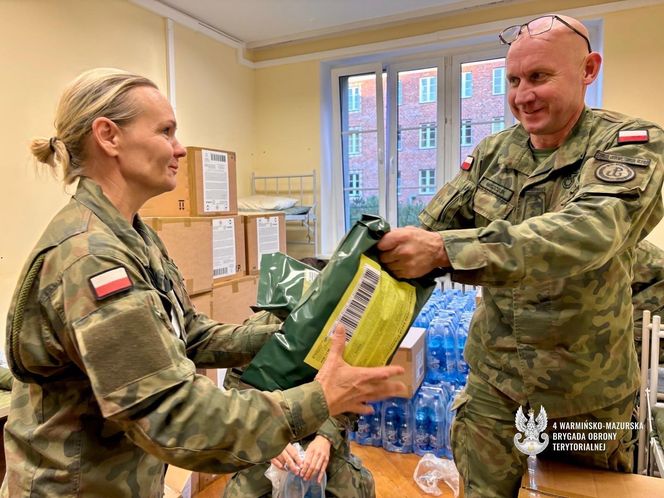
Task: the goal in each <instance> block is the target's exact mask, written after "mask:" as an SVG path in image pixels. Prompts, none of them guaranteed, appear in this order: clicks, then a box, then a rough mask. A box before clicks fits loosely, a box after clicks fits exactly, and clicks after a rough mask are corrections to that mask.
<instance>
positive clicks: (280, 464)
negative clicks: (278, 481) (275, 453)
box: [270, 457, 284, 470]
mask: <svg viewBox="0 0 664 498" xmlns="http://www.w3.org/2000/svg"><path fill="white" fill-rule="evenodd" d="M270 463H271V464H272V465H274V466H275V467H276V468H278V469H279V470H284V464H283V462H282V461H281V460H279V457H275V458H273V459H272V460H270Z"/></svg>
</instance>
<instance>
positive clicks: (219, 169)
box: [139, 147, 237, 217]
mask: <svg viewBox="0 0 664 498" xmlns="http://www.w3.org/2000/svg"><path fill="white" fill-rule="evenodd" d="M179 166H180V167H179V169H178V174H177V186H176V187H175V189H174V190H172V191H170V192H165V193H163V194H161V195H158V196H157V197H153V198H152V199H150V200H148V201H147V202H146V203H145V204H144V205H143V207H141V209H140V210H139V213H140V214H141V216H156V217H162V216H224V215H231V214H236V213H237V175H236V165H235V152H229V151H224V150H216V149H208V148H201V147H187V155H186V157H183V158H181V159H180V161H179Z"/></svg>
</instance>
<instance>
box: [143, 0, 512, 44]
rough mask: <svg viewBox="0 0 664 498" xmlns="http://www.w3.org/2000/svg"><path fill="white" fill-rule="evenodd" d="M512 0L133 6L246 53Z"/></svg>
mask: <svg viewBox="0 0 664 498" xmlns="http://www.w3.org/2000/svg"><path fill="white" fill-rule="evenodd" d="M134 1H136V0H134ZM511 1H514V0H151V1H147V2H146V1H145V0H144V1H140V0H139V1H138V2H136V3H140V4H143V5H144V6H146V7H147V8H150V9H151V10H158V9H160V8H161V7H166V8H171V9H174V10H176V11H178V12H179V13H181V14H186V15H188V16H190V17H192V18H194V19H195V20H197V21H201V22H203V23H204V24H206V25H208V26H209V27H211V28H213V29H214V30H216V31H220V32H222V34H224V35H226V36H228V37H230V38H233V39H235V40H236V41H238V42H239V43H241V44H243V45H245V46H246V47H247V48H262V47H267V46H270V45H276V44H279V43H287V42H295V41H303V40H306V39H311V38H317V37H321V36H326V35H334V34H340V33H344V32H347V31H354V30H360V29H367V28H375V27H377V26H380V25H384V24H392V23H397V22H403V21H408V20H413V19H418V18H425V17H428V16H432V15H444V14H445V13H451V12H455V11H456V12H458V11H459V10H462V9H469V8H476V7H479V6H482V5H489V4H498V3H508V2H511ZM150 4H152V6H151V5H150Z"/></svg>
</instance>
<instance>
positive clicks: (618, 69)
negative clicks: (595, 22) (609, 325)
mask: <svg viewBox="0 0 664 498" xmlns="http://www.w3.org/2000/svg"><path fill="white" fill-rule="evenodd" d="M604 19H605V24H604V28H605V32H604V103H603V105H604V107H606V108H607V109H615V110H617V111H620V112H624V113H625V114H629V115H632V116H639V117H642V118H644V119H648V120H650V121H654V122H655V123H658V124H659V125H661V126H664V105H662V82H663V81H664V63H663V62H662V61H664V58H663V57H664V56H662V54H664V36H663V35H662V32H661V29H662V25H661V24H662V23H661V20H662V19H664V5H657V6H653V7H649V8H642V9H633V10H628V11H623V12H616V13H612V14H607V15H606V16H605V18H604ZM648 239H649V240H650V241H652V242H653V243H654V244H656V245H658V246H659V247H663V248H664V222H662V223H660V224H659V225H658V226H657V227H656V228H655V230H653V232H652V233H651V234H650V235H649V237H648Z"/></svg>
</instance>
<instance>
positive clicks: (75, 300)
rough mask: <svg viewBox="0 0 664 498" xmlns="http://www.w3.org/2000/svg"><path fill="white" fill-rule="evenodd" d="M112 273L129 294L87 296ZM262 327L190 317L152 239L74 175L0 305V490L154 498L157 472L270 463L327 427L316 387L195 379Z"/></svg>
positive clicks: (251, 342) (245, 350) (259, 338)
mask: <svg viewBox="0 0 664 498" xmlns="http://www.w3.org/2000/svg"><path fill="white" fill-rule="evenodd" d="M114 268H124V269H125V271H126V273H127V275H128V276H129V278H130V280H131V287H130V288H128V289H125V290H123V291H121V292H117V293H115V294H112V295H108V296H107V297H104V298H103V299H100V300H98V299H96V297H95V294H94V292H93V290H94V289H93V285H92V281H91V280H90V278H91V277H92V276H95V275H99V274H105V272H107V271H108V270H110V269H114ZM97 295H99V294H97ZM274 330H275V326H274V325H264V326H260V325H255V326H239V325H221V324H218V323H217V322H215V321H212V320H210V319H209V318H207V317H206V316H204V315H201V314H198V313H197V312H196V311H195V309H194V308H193V307H192V305H191V302H190V301H189V298H188V296H187V294H186V292H185V290H184V286H183V281H182V276H181V275H180V273H179V271H178V270H177V268H176V267H175V265H174V264H173V262H172V260H170V258H168V256H167V254H166V250H165V248H164V247H163V244H162V243H161V241H160V240H159V238H158V237H157V235H156V234H155V233H154V232H153V231H151V230H150V229H148V228H147V227H146V226H145V225H144V224H143V223H142V222H141V220H140V218H139V217H136V218H135V220H134V225H133V227H132V226H131V225H130V224H129V223H128V222H127V221H126V220H125V219H124V218H122V217H121V215H120V213H119V212H118V211H117V210H116V209H115V207H114V206H113V205H112V204H111V203H110V201H109V200H108V199H107V198H106V197H105V196H104V195H103V193H102V191H101V189H100V188H99V187H98V186H97V185H96V184H95V183H94V182H92V181H91V180H89V179H85V178H82V179H81V180H80V182H79V186H78V189H77V192H76V195H75V196H74V197H73V198H72V200H71V201H70V202H69V204H68V205H67V206H66V207H64V208H63V210H62V211H61V212H60V213H59V214H58V215H56V217H55V218H54V220H53V221H52V222H51V224H50V225H49V227H48V228H47V229H46V231H45V233H44V234H43V236H42V238H41V239H40V241H39V242H38V244H37V247H36V248H35V250H34V251H33V252H32V254H31V255H30V257H29V259H28V262H27V264H26V266H25V268H24V270H23V272H22V274H21V277H20V280H19V284H18V287H17V291H16V293H15V295H14V298H13V301H12V304H11V308H10V312H9V317H8V329H7V349H8V360H9V363H10V367H11V370H12V373H13V374H14V376H15V377H16V380H15V382H14V388H13V391H12V404H11V409H10V414H9V419H8V421H7V425H6V427H5V450H6V456H7V475H6V478H5V480H4V482H3V487H2V492H1V493H0V494H1V495H2V496H11V497H12V498H15V497H22V496H49V497H51V496H57V497H83V496H90V497H92V496H95V497H96V496H104V497H107V498H115V497H129V496H131V497H140V498H144V497H155V498H156V497H161V496H162V494H163V477H164V462H168V463H171V464H174V465H177V466H179V467H184V468H188V469H192V470H198V471H203V472H210V473H223V472H232V471H236V470H238V469H241V468H245V467H248V466H250V465H253V464H256V463H260V462H264V461H265V460H266V459H269V458H272V457H274V456H276V455H278V454H279V453H280V452H281V450H282V449H283V448H284V447H285V446H286V444H287V443H289V442H290V441H295V440H298V439H301V438H303V437H304V436H306V435H308V434H311V433H313V432H314V431H316V430H317V429H318V428H319V427H320V425H321V424H322V423H323V422H325V420H326V419H327V418H328V416H329V413H328V410H327V405H326V402H325V398H324V395H323V392H322V389H321V387H320V384H318V383H317V382H312V383H310V384H307V385H303V386H299V387H297V388H294V389H289V390H287V391H283V392H273V393H261V392H258V391H255V390H249V391H244V392H238V391H235V390H234V391H226V392H224V391H221V390H219V389H217V387H216V386H215V385H214V384H213V383H212V381H210V380H209V379H207V378H206V377H204V376H200V375H196V374H195V364H196V366H199V367H224V366H232V365H241V364H245V363H247V362H248V361H249V360H250V358H251V357H252V356H253V355H254V354H255V353H256V352H257V351H258V349H259V348H260V347H261V346H262V345H263V344H264V342H265V341H266V340H267V338H268V337H269V335H270V334H271V333H272V332H273V331H274ZM180 331H181V332H180Z"/></svg>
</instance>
